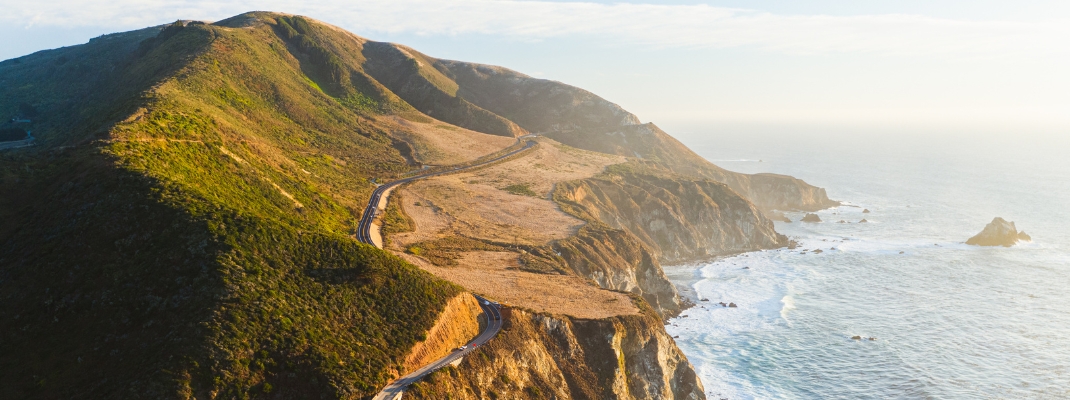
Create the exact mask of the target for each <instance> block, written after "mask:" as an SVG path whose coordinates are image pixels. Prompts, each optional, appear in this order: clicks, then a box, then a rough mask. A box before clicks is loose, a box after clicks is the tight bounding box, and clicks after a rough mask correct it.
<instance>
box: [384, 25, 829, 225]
mask: <svg viewBox="0 0 1070 400" xmlns="http://www.w3.org/2000/svg"><path fill="white" fill-rule="evenodd" d="M384 46H385V45H384ZM390 46H394V47H395V48H397V46H395V45H390ZM387 47H389V46H387ZM395 51H396V52H400V53H406V52H405V51H402V50H400V48H399V50H395ZM406 54H410V55H412V56H411V60H410V63H415V64H419V65H420V66H422V69H421V71H426V72H421V75H428V76H434V77H435V78H434V79H433V80H429V79H422V80H421V79H418V80H421V81H433V82H439V83H438V85H439V86H440V87H445V88H448V91H449V93H451V94H455V95H456V97H457V99H458V100H456V101H462V100H463V101H464V102H465V104H472V105H474V106H477V107H481V108H482V109H485V110H487V111H489V112H493V113H495V114H497V115H499V116H502V117H505V118H507V119H508V120H510V121H513V122H515V123H516V124H517V125H518V126H519V127H520V128H521V129H523V130H526V131H530V132H541V133H545V134H546V135H547V136H548V137H551V138H553V139H555V140H557V141H559V142H561V143H564V144H567V145H569V146H573V147H577V148H581V149H586V150H594V151H599V152H603V153H608V154H618V155H623V156H627V157H637V158H642V159H646V160H654V161H661V162H664V163H666V164H667V165H668V166H669V167H670V168H671V169H672V170H673V171H674V172H677V173H682V174H690V175H694V176H696V177H701V178H707V179H713V180H716V181H718V182H723V183H725V184H728V186H729V187H731V188H732V189H733V190H735V191H736V192H738V193H740V194H742V195H743V196H745V197H746V198H747V199H749V200H750V201H752V202H753V203H755V204H756V205H758V207H759V208H761V209H763V210H773V209H780V210H807V211H813V210H818V209H823V208H828V207H832V206H835V205H837V204H838V203H837V202H834V201H831V200H829V199H828V196H827V195H826V194H825V190H824V189H821V188H817V187H814V186H811V185H809V184H807V183H806V182H803V181H802V180H799V179H796V178H792V177H789V176H784V175H775V174H755V175H747V174H740V173H736V172H731V171H727V170H725V169H722V168H720V167H718V166H716V165H713V164H712V163H710V162H709V161H707V160H705V159H703V158H702V157H700V156H699V155H697V154H695V153H694V152H693V151H691V149H688V148H687V147H686V146H684V145H683V144H682V143H680V142H679V141H677V140H676V139H674V138H673V137H671V136H669V135H668V134H666V133H665V132H664V131H662V130H661V129H659V128H657V127H656V126H654V125H653V124H649V123H648V124H641V123H640V121H639V118H638V117H636V116H635V115H633V114H631V113H629V112H628V111H625V110H624V109H623V108H621V107H620V106H618V105H616V104H614V103H611V102H609V101H607V100H605V99H603V98H601V97H598V96H596V95H594V94H593V93H591V92H588V91H586V90H583V89H580V88H577V87H573V86H569V85H566V84H563V83H560V82H556V81H550V80H545V79H536V78H532V77H529V76H527V75H524V74H521V73H518V72H516V71H512V70H509V69H506V68H502V67H496V66H489V65H482V64H474V63H466V62H460V61H450V60H439V59H434V58H431V57H428V56H425V55H419V54H418V53H415V52H407V53H406ZM417 58H418V60H419V61H417ZM410 76H413V74H412V73H410ZM414 79H416V78H414ZM427 85H428V84H422V86H427ZM398 94H399V95H400V96H401V97H402V98H404V99H405V100H407V101H409V102H411V103H413V104H416V103H414V102H415V101H424V100H422V99H424V98H426V97H427V96H417V95H415V94H408V92H405V93H403V92H398ZM444 120H448V119H444ZM464 126H467V125H464ZM472 129H476V130H479V129H478V128H472ZM484 132H488V133H495V134H505V132H504V131H502V130H496V131H484ZM514 134H516V133H514Z"/></svg>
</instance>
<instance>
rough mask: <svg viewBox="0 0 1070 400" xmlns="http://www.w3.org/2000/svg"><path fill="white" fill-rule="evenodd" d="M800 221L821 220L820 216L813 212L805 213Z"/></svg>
mask: <svg viewBox="0 0 1070 400" xmlns="http://www.w3.org/2000/svg"><path fill="white" fill-rule="evenodd" d="M800 221H802V222H821V217H818V216H817V214H814V213H807V214H806V216H805V217H803V218H802V219H801V220H800Z"/></svg>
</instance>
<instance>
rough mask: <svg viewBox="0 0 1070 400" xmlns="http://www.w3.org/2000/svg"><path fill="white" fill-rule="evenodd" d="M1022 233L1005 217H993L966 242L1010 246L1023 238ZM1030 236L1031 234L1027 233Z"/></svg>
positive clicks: (975, 244) (980, 244) (978, 244)
mask: <svg viewBox="0 0 1070 400" xmlns="http://www.w3.org/2000/svg"><path fill="white" fill-rule="evenodd" d="M1024 234H1025V232H1022V233H1021V234H1019V233H1018V229H1017V228H1015V226H1014V222H1011V221H1007V220H1005V219H1003V218H1000V217H996V218H994V219H992V222H990V223H988V225H987V226H985V229H984V230H982V231H981V233H978V234H977V235H975V236H974V237H971V238H970V239H969V240H966V244H969V245H974V246H1003V247H1010V246H1013V245H1014V244H1015V243H1018V241H1019V240H1020V239H1021V237H1020V236H1021V235H1024ZM1025 237H1029V235H1025ZM1030 240H1031V238H1030Z"/></svg>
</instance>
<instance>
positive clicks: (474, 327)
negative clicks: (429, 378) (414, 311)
mask: <svg viewBox="0 0 1070 400" xmlns="http://www.w3.org/2000/svg"><path fill="white" fill-rule="evenodd" d="M482 313H483V311H482V310H481V309H480V308H479V303H478V302H477V301H476V298H475V297H474V296H472V294H471V293H467V292H465V293H461V294H458V295H457V296H455V297H454V298H452V299H450V301H449V302H448V303H446V308H445V309H443V310H442V313H440V314H439V316H438V320H437V321H435V325H434V326H432V327H431V329H430V330H428V331H427V338H426V339H424V340H423V341H422V342H419V343H417V344H416V346H413V348H412V351H411V352H410V353H409V355H408V356H406V357H405V363H404V364H403V365H404V367H405V371H404V373H408V372H410V371H415V370H416V369H417V368H420V367H422V366H424V365H427V364H429V363H430V362H432V361H434V360H437V359H439V358H442V357H445V356H446V355H447V354H449V353H450V352H451V351H453V350H454V349H456V348H457V347H459V346H462V345H464V344H465V343H468V341H469V340H471V339H472V338H474V337H476V336H477V335H479V332H480V329H481V326H483V325H485V324H486V321H483V320H482V318H481V317H482Z"/></svg>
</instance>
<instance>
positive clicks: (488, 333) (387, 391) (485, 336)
mask: <svg viewBox="0 0 1070 400" xmlns="http://www.w3.org/2000/svg"><path fill="white" fill-rule="evenodd" d="M476 300H479V307H480V308H482V309H483V315H486V316H487V329H484V330H483V333H480V334H479V336H477V337H476V338H475V339H472V341H470V342H468V344H467V346H468V348H467V349H465V350H454V351H453V353H450V355H448V356H446V357H443V358H440V359H438V360H435V362H432V363H430V364H427V365H425V366H424V367H423V368H420V369H418V370H415V371H413V372H411V373H409V374H408V375H405V376H403V377H401V378H398V380H396V381H394V382H391V383H390V384H389V385H386V387H385V388H383V390H382V391H381V392H379V394H377V395H375V397H374V398H373V399H374V400H392V399H394V398H395V397H396V396H397V395H399V394H401V393H402V392H404V391H405V388H406V387H408V386H409V385H411V384H412V383H413V382H416V381H418V380H420V379H422V378H423V377H425V376H427V375H429V374H431V373H432V372H435V371H436V370H438V369H440V368H442V367H445V366H447V365H449V364H450V363H452V362H454V361H456V360H458V359H460V358H462V357H464V356H465V355H467V354H468V353H471V352H472V351H475V350H476V349H477V348H479V346H483V345H484V344H486V343H487V342H488V341H490V339H492V338H494V336H496V335H498V332H499V331H501V330H502V314H501V311H500V310H499V307H500V306H499V305H497V304H495V303H490V302H488V301H487V299H484V298H482V297H479V296H476Z"/></svg>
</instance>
